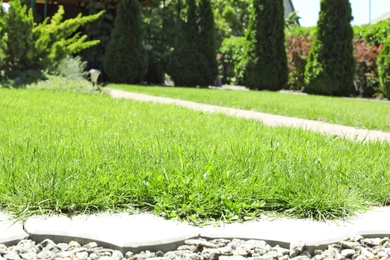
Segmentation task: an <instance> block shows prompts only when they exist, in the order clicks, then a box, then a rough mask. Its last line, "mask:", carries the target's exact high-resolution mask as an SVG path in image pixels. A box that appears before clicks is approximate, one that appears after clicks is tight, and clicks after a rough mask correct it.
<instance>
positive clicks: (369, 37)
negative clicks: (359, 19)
mask: <svg viewBox="0 0 390 260" xmlns="http://www.w3.org/2000/svg"><path fill="white" fill-rule="evenodd" d="M353 29H354V35H355V38H362V39H364V41H365V42H367V43H368V44H369V45H376V46H379V45H380V44H381V43H384V42H385V41H386V40H387V38H388V37H389V35H390V34H389V32H390V18H388V19H386V20H382V21H380V22H378V23H376V24H365V25H362V26H355V27H354V28H353Z"/></svg>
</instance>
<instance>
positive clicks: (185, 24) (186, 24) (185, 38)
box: [167, 0, 200, 87]
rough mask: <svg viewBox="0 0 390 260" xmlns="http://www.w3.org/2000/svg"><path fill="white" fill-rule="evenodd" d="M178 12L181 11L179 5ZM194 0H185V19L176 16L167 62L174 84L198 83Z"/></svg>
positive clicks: (188, 84) (192, 85)
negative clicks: (174, 39) (174, 34)
mask: <svg viewBox="0 0 390 260" xmlns="http://www.w3.org/2000/svg"><path fill="white" fill-rule="evenodd" d="M178 9H179V10H178V13H180V12H181V8H180V6H179V8H178ZM196 9H197V6H196V2H195V0H188V1H187V9H186V10H187V17H186V18H187V19H186V20H184V19H182V18H181V17H180V16H178V22H177V24H178V26H177V36H176V42H175V46H174V50H173V52H172V54H171V56H170V59H169V63H168V68H167V70H168V74H169V75H170V76H171V78H172V80H173V81H174V82H175V85H176V86H187V87H194V86H196V85H198V84H197V83H198V82H197V81H198V78H199V77H200V75H199V72H198V61H199V45H198V42H199V39H198V36H199V31H198V24H197V20H198V17H197V10H196Z"/></svg>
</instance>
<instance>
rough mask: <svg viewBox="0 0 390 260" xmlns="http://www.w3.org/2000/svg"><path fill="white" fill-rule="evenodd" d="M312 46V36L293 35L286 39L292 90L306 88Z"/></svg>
mask: <svg viewBox="0 0 390 260" xmlns="http://www.w3.org/2000/svg"><path fill="white" fill-rule="evenodd" d="M312 44H313V37H312V36H307V35H303V36H299V35H291V36H287V37H286V53H287V63H288V68H289V74H288V85H289V88H290V89H296V90H301V89H302V88H303V86H304V79H305V66H306V61H307V57H308V55H309V51H310V48H311V46H312Z"/></svg>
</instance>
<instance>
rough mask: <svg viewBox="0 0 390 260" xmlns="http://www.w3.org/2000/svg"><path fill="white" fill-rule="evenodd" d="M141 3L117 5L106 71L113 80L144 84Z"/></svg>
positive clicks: (124, 0) (129, 1) (134, 0)
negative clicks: (142, 82)
mask: <svg viewBox="0 0 390 260" xmlns="http://www.w3.org/2000/svg"><path fill="white" fill-rule="evenodd" d="M143 41H144V30H143V28H142V14H141V6H140V3H139V2H138V0H122V1H119V2H118V4H117V11H116V17H115V22H114V29H113V31H112V33H111V39H110V41H109V42H108V45H107V48H106V53H105V57H104V71H105V73H106V74H107V76H108V77H109V78H110V80H111V81H112V82H116V83H140V82H141V81H142V79H143V77H144V76H145V74H146V70H147V56H146V51H145V47H144V42H143Z"/></svg>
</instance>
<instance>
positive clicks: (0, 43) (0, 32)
mask: <svg viewBox="0 0 390 260" xmlns="http://www.w3.org/2000/svg"><path fill="white" fill-rule="evenodd" d="M5 17H6V12H5V10H4V8H3V6H2V5H1V4H0V77H1V70H2V69H3V68H4V64H5V58H6V47H7V45H6V42H5V31H4V30H5V25H6V24H7V23H6V20H5Z"/></svg>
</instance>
